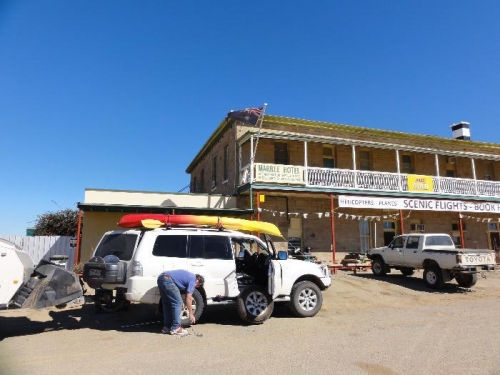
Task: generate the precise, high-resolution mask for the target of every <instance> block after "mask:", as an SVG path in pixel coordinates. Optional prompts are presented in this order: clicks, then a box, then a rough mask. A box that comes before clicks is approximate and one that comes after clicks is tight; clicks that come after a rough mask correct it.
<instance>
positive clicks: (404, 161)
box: [401, 155, 415, 174]
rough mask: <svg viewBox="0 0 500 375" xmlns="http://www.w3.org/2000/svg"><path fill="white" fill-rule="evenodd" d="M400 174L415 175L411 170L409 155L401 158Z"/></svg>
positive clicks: (411, 160) (411, 163)
mask: <svg viewBox="0 0 500 375" xmlns="http://www.w3.org/2000/svg"><path fill="white" fill-rule="evenodd" d="M401 172H402V173H410V174H411V173H415V170H414V169H413V157H412V156H411V155H402V156H401Z"/></svg>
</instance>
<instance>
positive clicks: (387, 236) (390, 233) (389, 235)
mask: <svg viewBox="0 0 500 375" xmlns="http://www.w3.org/2000/svg"><path fill="white" fill-rule="evenodd" d="M383 226H384V246H387V245H389V244H390V243H391V241H392V240H393V238H394V237H396V222H394V221H384V223H383Z"/></svg>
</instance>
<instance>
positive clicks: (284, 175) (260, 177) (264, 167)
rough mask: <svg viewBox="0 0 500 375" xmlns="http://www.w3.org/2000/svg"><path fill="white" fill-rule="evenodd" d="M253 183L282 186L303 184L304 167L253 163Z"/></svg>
mask: <svg viewBox="0 0 500 375" xmlns="http://www.w3.org/2000/svg"><path fill="white" fill-rule="evenodd" d="M255 181H260V182H277V183H284V184H305V180H304V167H300V166H296V165H283V164H265V163H255Z"/></svg>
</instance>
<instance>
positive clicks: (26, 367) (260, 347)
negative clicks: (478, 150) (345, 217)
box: [0, 271, 500, 375]
mask: <svg viewBox="0 0 500 375" xmlns="http://www.w3.org/2000/svg"><path fill="white" fill-rule="evenodd" d="M332 277H333V280H334V281H333V284H332V286H331V287H330V289H328V290H327V291H326V292H324V304H323V309H322V310H321V312H320V313H319V314H318V315H317V316H316V317H314V318H306V319H300V318H295V317H294V316H293V315H292V314H291V313H289V312H288V309H287V308H286V306H285V305H283V304H279V305H277V306H276V307H275V311H274V314H273V316H272V318H271V319H270V320H268V321H267V322H265V323H264V324H263V325H260V326H248V325H244V324H242V322H241V321H240V320H239V318H238V316H237V314H236V311H235V308H234V306H213V307H209V308H207V310H206V312H205V313H204V315H203V316H202V318H201V320H200V321H199V323H198V324H196V325H195V326H194V327H192V328H191V329H190V332H191V334H190V335H189V336H186V337H183V338H176V337H172V336H168V335H162V334H161V333H160V331H161V326H162V325H161V323H160V322H158V318H157V317H156V316H155V314H154V309H153V308H152V307H151V306H144V305H132V306H131V308H130V310H128V311H126V312H119V313H113V314H96V313H94V311H93V306H92V303H91V302H90V301H89V302H86V303H85V304H83V305H73V306H67V307H66V308H64V309H56V308H51V309H46V310H38V311H35V310H8V311H1V312H0V340H1V341H0V363H1V371H0V372H1V373H2V374H3V375H7V374H9V375H10V374H16V375H18V374H35V373H36V374H37V375H43V374H51V375H54V374H67V373H73V372H81V373H86V374H113V373H116V374H154V373H158V372H160V371H161V372H166V373H169V374H171V373H180V372H183V373H189V374H219V375H220V374H235V373H238V374H253V375H256V374H270V373H281V374H391V375H392V374H456V373H462V374H500V354H499V350H500V348H499V346H500V323H499V312H500V298H499V297H500V273H499V272H498V271H497V272H490V273H488V274H487V278H480V279H479V280H478V283H477V284H476V286H475V287H474V288H473V289H463V288H459V287H458V286H457V284H456V283H455V282H450V283H448V284H446V286H445V287H444V289H442V290H439V291H434V290H431V289H428V288H427V287H426V286H425V285H424V283H423V281H422V272H417V273H415V275H414V276H412V277H404V276H402V275H400V274H399V272H397V271H394V272H393V274H391V275H388V276H387V277H385V278H375V277H374V276H372V274H371V273H370V272H366V273H358V274H357V275H354V274H352V273H347V272H339V273H338V274H337V275H332ZM88 299H89V300H90V298H88Z"/></svg>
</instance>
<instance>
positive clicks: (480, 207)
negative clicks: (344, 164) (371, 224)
mask: <svg viewBox="0 0 500 375" xmlns="http://www.w3.org/2000/svg"><path fill="white" fill-rule="evenodd" d="M339 207H350V208H374V209H381V210H387V209H392V210H420V211H454V212H485V213H486V212H488V213H500V202H466V201H452V200H450V201H449V200H439V199H415V198H379V197H362V196H353V195H339Z"/></svg>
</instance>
